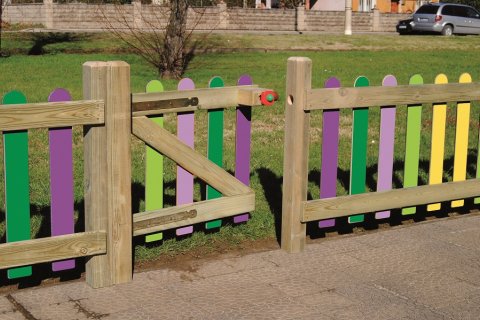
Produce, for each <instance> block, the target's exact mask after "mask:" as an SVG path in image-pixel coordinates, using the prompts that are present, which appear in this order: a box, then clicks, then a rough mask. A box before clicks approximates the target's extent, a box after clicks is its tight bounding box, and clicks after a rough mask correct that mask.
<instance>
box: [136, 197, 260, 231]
mask: <svg viewBox="0 0 480 320" xmlns="http://www.w3.org/2000/svg"><path fill="white" fill-rule="evenodd" d="M253 210H255V194H254V193H247V194H242V195H237V196H230V197H223V198H218V199H214V200H207V201H200V202H195V203H192V204H186V205H181V206H176V207H170V208H165V209H160V210H156V211H150V212H142V213H136V214H134V215H133V235H134V236H138V235H142V234H147V233H152V232H158V231H164V230H168V229H173V228H179V227H183V226H188V225H192V224H195V223H200V222H205V221H210V220H215V219H220V218H225V217H228V216H232V215H235V214H239V213H245V212H250V211H253Z"/></svg>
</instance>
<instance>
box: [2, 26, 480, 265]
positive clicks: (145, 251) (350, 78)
mask: <svg viewBox="0 0 480 320" xmlns="http://www.w3.org/2000/svg"><path fill="white" fill-rule="evenodd" d="M198 37H200V36H198ZM34 42H35V40H32V39H31V37H28V35H26V34H23V33H12V34H7V38H6V40H5V46H6V48H8V49H9V50H11V51H12V52H16V54H13V55H12V56H11V57H9V58H5V59H0V70H1V73H0V95H3V94H4V93H6V92H7V91H10V90H14V89H16V90H21V91H23V92H24V93H25V94H26V95H27V98H28V100H29V101H30V102H42V101H46V99H47V97H48V94H49V93H50V91H51V90H53V89H54V88H56V87H64V88H67V89H69V90H70V91H71V93H72V95H73V98H74V99H81V98H82V83H81V81H82V74H81V72H82V64H83V63H84V62H86V61H95V60H124V61H126V62H128V63H129V64H130V65H131V73H132V75H131V86H132V92H142V91H143V90H144V87H145V84H146V83H147V82H148V81H149V80H152V79H155V78H156V72H155V70H154V69H152V68H151V67H150V66H149V65H147V64H145V63H144V62H143V61H142V60H141V59H140V58H138V57H136V56H135V55H133V54H131V53H129V52H128V50H126V49H125V48H124V47H123V46H122V45H121V44H119V43H118V42H115V41H114V40H112V38H110V37H109V36H106V35H104V34H94V35H78V36H77V38H75V39H73V40H72V41H63V42H57V43H51V44H47V45H45V46H43V50H44V54H42V55H25V54H24V53H27V52H28V51H29V49H31V47H32V46H33V45H34V44H35V43H34ZM479 47H480V37H473V36H472V37H471V36H468V37H451V38H444V37H435V36H411V37H399V36H396V35H395V36H393V35H355V36H353V37H345V36H339V35H233V34H232V35H230V34H228V35H219V34H212V35H211V36H210V37H209V38H207V40H206V42H205V43H203V47H202V49H205V51H208V50H211V51H215V50H219V49H222V50H226V51H233V52H229V53H198V54H196V55H195V56H194V58H193V60H192V61H191V62H190V64H189V66H188V69H187V71H186V73H185V76H186V77H190V78H192V79H193V80H194V81H195V83H196V85H197V88H201V87H206V86H207V84H208V80H209V79H210V78H211V77H212V76H214V75H218V76H221V77H223V78H224V80H225V84H226V85H234V84H235V82H236V79H237V78H238V77H239V76H240V75H241V74H244V73H248V74H250V75H251V76H252V77H253V79H254V82H255V83H256V84H258V85H260V86H262V87H265V88H272V89H275V90H277V91H278V92H279V94H280V97H281V98H280V101H279V102H278V103H277V104H276V105H275V106H274V107H270V108H266V107H265V108H262V107H259V108H256V109H254V111H253V116H252V118H253V146H252V177H251V185H252V187H253V189H254V190H255V192H256V199H257V209H256V210H255V212H253V214H252V219H251V220H250V221H249V222H248V223H247V224H245V225H240V226H235V227H232V226H230V225H227V226H226V227H222V228H221V229H220V230H219V231H218V232H214V233H208V234H206V233H203V232H196V233H194V235H193V236H191V237H187V238H185V239H181V241H178V240H176V239H175V238H173V237H172V238H171V239H169V240H166V241H164V242H163V243H158V244H154V245H145V244H143V243H142V241H141V240H139V241H138V244H137V245H136V251H135V253H136V259H137V260H138V261H140V260H146V259H147V260H148V259H155V258H157V257H159V255H162V254H179V253H181V252H185V251H189V250H192V249H195V248H198V247H199V246H206V247H207V248H211V249H212V250H215V248H216V247H217V244H219V243H220V244H224V243H226V244H228V245H235V244H240V243H242V242H243V241H245V240H258V239H265V238H273V237H275V236H276V227H278V219H279V216H280V214H281V182H282V166H283V127H284V117H283V108H284V97H285V76H286V62H287V59H288V57H291V56H306V57H309V58H311V59H312V60H313V87H321V86H323V83H324V81H325V80H326V79H327V78H329V77H331V76H336V77H338V78H339V79H340V80H341V82H342V84H343V85H345V86H352V85H353V83H354V80H355V78H356V77H357V76H359V75H364V76H366V77H368V78H369V79H370V83H371V85H380V84H381V81H382V79H383V77H384V76H385V75H387V74H393V75H395V76H396V77H397V79H398V82H399V84H407V83H408V79H409V77H410V76H411V75H413V74H415V73H419V74H421V75H423V77H424V81H425V83H433V81H434V78H435V76H436V75H437V74H439V73H445V74H446V75H447V76H448V77H449V80H450V82H457V81H458V78H459V76H460V74H462V73H463V72H470V73H471V75H472V78H473V80H474V81H478V79H479V78H480V69H479V68H478V66H479V65H480V55H479V54H478V49H479ZM238 48H253V49H255V50H251V51H244V50H243V51H242V50H236V49H238ZM207 49H208V50H207ZM227 49H228V50H227ZM260 49H264V50H260ZM292 49H295V51H292ZM289 50H290V51H289ZM302 50H303V51H302ZM80 51H86V52H91V53H87V54H84V53H80ZM164 85H165V87H166V88H167V90H173V89H175V88H176V81H165V82H164ZM405 111H406V108H405V107H399V108H398V114H397V128H396V129H397V130H396V133H397V136H396V145H395V160H396V166H395V169H396V171H395V179H394V183H395V187H401V183H402V176H403V172H402V171H403V158H404V149H405V147H404V141H405V119H406V112H405ZM225 114H226V126H225V149H226V155H225V157H224V164H225V167H226V168H227V169H229V170H233V169H234V168H233V164H234V154H233V152H234V139H235V137H234V131H233V130H234V115H235V114H234V111H233V110H228V111H226V113H225ZM422 119H423V123H424V125H423V128H422V147H421V173H420V183H421V184H425V183H426V182H427V181H428V163H429V157H430V138H431V134H430V132H431V106H426V107H425V108H424V109H423V114H422ZM478 119H479V112H478V108H472V115H471V131H470V138H471V139H470V140H469V148H470V155H471V157H470V159H469V160H472V163H476V153H477V144H478ZM196 120H197V122H196V134H197V135H196V141H195V144H196V148H197V149H198V150H200V151H201V152H202V153H204V154H205V153H206V152H205V150H206V123H207V122H206V114H205V113H204V112H198V113H197V114H196ZM369 121H370V128H371V129H370V131H369V141H370V142H369V151H368V161H367V165H368V176H367V188H369V189H375V185H376V162H377V158H378V125H379V112H378V108H371V111H370V117H369ZM447 122H448V126H447V138H446V150H445V152H446V154H445V174H444V179H445V181H450V180H451V176H452V167H453V150H454V137H455V135H454V133H455V132H454V127H455V112H454V109H453V106H452V107H451V108H449V111H448V114H447ZM351 123H352V118H351V111H342V115H341V124H342V126H343V127H342V129H341V141H340V152H341V156H340V163H339V173H340V174H339V181H338V192H339V194H345V193H346V192H347V190H348V174H349V167H350V150H351ZM166 126H167V128H168V129H169V130H171V131H172V132H174V131H175V127H176V124H175V116H173V115H169V116H167V117H166ZM74 130H75V131H74V132H75V134H74V139H75V141H74V142H75V151H74V152H75V173H74V176H75V200H76V202H77V207H76V208H77V209H78V208H79V207H80V206H81V203H82V198H83V183H82V179H83V164H82V152H83V149H82V148H83V146H82V143H81V139H82V137H81V136H82V130H81V128H75V129H74ZM321 130H322V129H321V112H315V113H312V130H311V135H310V136H311V146H310V149H311V155H310V168H309V170H310V172H311V174H310V177H311V181H310V182H311V183H310V185H309V196H310V197H311V198H318V193H319V190H318V179H319V170H320V169H319V168H320V157H321V154H320V150H321V139H320V138H321V132H322V131H321ZM47 140H48V139H47V134H46V131H45V130H32V133H31V134H30V142H29V143H30V153H31V161H30V169H31V203H32V215H33V218H32V221H33V223H32V225H33V226H32V229H33V231H32V232H33V233H34V234H37V233H38V234H40V235H42V231H41V230H42V229H43V227H42V223H43V222H44V215H45V214H47V213H48V211H49V182H48V180H49V179H48V170H49V169H48V154H47V153H46V151H45V150H46V143H47ZM132 142H133V143H132V148H133V163H132V168H133V183H134V186H135V188H134V203H133V206H134V208H135V209H138V210H140V211H141V210H143V185H144V146H143V145H142V144H141V143H140V142H139V141H137V140H136V139H132ZM0 166H3V159H0ZM166 167H167V171H166V184H167V188H166V194H167V199H170V202H171V203H170V204H173V201H174V194H175V193H174V189H173V187H170V186H172V185H173V186H174V185H175V183H174V179H175V176H174V164H173V163H171V162H167V164H166ZM468 174H469V175H470V176H472V175H475V165H474V166H472V167H469V170H468ZM0 180H3V170H0ZM0 191H2V192H0V203H1V207H2V208H3V203H4V195H3V184H1V185H0ZM197 191H198V190H197ZM168 196H170V197H168ZM196 197H197V198H199V192H197V194H196ZM4 220H5V219H4V213H3V212H2V214H1V217H0V236H2V235H3V233H4ZM167 234H168V233H167ZM2 238H3V239H4V237H2Z"/></svg>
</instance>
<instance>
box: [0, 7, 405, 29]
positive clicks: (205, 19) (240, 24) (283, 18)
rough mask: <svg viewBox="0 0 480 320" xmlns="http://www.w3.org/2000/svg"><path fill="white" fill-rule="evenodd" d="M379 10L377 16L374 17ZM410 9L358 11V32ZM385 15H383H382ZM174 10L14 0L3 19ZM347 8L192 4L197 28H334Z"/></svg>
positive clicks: (93, 19)
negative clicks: (230, 6)
mask: <svg viewBox="0 0 480 320" xmlns="http://www.w3.org/2000/svg"><path fill="white" fill-rule="evenodd" d="M375 14H376V15H377V19H374V16H375ZM408 16H409V15H407V14H380V13H379V12H374V11H372V12H354V13H353V16H352V29H353V31H354V32H368V31H380V32H388V31H390V32H394V31H395V25H396V23H397V22H398V20H400V19H405V18H407V17H408ZM378 17H379V18H378ZM167 18H168V10H167V9H166V8H164V7H160V6H154V5H142V4H141V3H140V2H135V3H133V4H128V5H120V6H116V5H94V4H81V3H77V4H53V3H44V4H22V5H8V6H7V7H6V9H5V12H4V16H3V20H4V21H6V22H9V23H29V24H42V25H43V26H44V27H45V28H47V29H85V30H89V29H91V30H101V29H106V28H107V27H108V24H112V25H113V26H116V27H121V26H125V23H124V22H120V21H122V20H123V19H125V21H127V23H129V24H131V25H134V26H135V27H138V28H142V27H145V28H146V27H152V26H154V27H158V28H161V27H163V26H165V24H166V22H167ZM344 23H345V13H344V12H343V11H316V10H308V11H306V10H305V9H304V8H303V7H299V8H296V9H271V10H262V9H241V8H227V7H226V6H225V5H218V6H216V7H207V8H190V9H189V25H188V27H189V28H195V29H197V30H251V31H256V30H264V31H329V32H342V31H343V30H344Z"/></svg>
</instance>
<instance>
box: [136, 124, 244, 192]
mask: <svg viewBox="0 0 480 320" xmlns="http://www.w3.org/2000/svg"><path fill="white" fill-rule="evenodd" d="M132 131H133V134H134V135H136V136H137V137H138V138H140V139H141V140H143V141H144V142H145V143H147V144H149V145H150V146H151V147H152V148H154V149H155V150H157V151H158V152H161V153H162V154H164V155H165V156H167V157H169V158H170V159H172V160H173V161H174V162H176V163H177V164H178V165H179V166H181V167H182V168H184V169H185V170H187V171H188V172H190V173H192V174H193V175H196V176H197V177H198V178H200V179H201V180H203V181H205V182H206V183H208V184H209V185H211V186H212V187H214V188H215V189H217V190H218V191H219V192H220V193H222V194H223V195H225V196H233V195H240V194H245V193H250V192H251V191H252V190H251V189H250V188H249V187H247V186H246V185H244V184H243V183H242V182H240V181H238V180H237V179H236V178H235V177H233V176H232V175H230V174H229V173H228V172H226V171H225V170H223V169H222V168H220V167H219V166H217V165H216V164H214V163H213V162H211V161H210V160H208V159H207V158H205V157H204V156H203V155H202V154H201V153H199V152H198V151H195V150H193V149H192V148H190V147H189V146H187V145H186V144H184V143H183V142H182V141H181V140H179V139H178V138H177V137H176V136H175V135H173V134H171V133H170V132H168V131H167V130H165V129H163V128H161V127H160V126H158V125H157V124H155V123H154V122H153V121H152V120H150V119H148V118H147V117H137V118H133V128H132Z"/></svg>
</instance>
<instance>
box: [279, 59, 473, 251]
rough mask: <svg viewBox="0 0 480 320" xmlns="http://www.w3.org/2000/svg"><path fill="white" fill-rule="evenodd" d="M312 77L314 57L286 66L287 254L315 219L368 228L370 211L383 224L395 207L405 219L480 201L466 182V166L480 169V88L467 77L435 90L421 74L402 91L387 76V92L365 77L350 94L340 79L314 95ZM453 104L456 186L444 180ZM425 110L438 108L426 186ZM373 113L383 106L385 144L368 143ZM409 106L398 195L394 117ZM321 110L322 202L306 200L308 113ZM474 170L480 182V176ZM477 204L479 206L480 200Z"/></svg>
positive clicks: (440, 79)
mask: <svg viewBox="0 0 480 320" xmlns="http://www.w3.org/2000/svg"><path fill="white" fill-rule="evenodd" d="M311 73H312V65H311V60H310V59H308V58H298V57H297V58H290V59H289V60H288V66H287V92H286V94H287V100H286V101H287V102H286V111H285V116H286V123H285V158H284V178H283V207H282V239H281V241H282V248H283V249H285V250H286V251H288V252H299V251H302V250H303V248H304V245H305V236H306V224H307V223H308V222H311V221H318V225H319V227H331V226H334V225H335V221H336V218H340V217H348V223H357V222H363V221H364V219H365V216H364V214H367V213H370V214H374V215H375V219H385V218H388V217H390V210H391V209H399V208H401V214H402V215H408V214H414V213H415V212H416V206H419V205H426V210H427V211H435V210H439V209H440V207H441V205H442V204H441V202H446V201H448V202H449V203H448V204H449V207H452V208H456V207H461V206H463V205H464V200H463V199H466V198H472V197H477V196H479V195H480V181H479V180H478V179H468V180H467V179H466V178H467V166H469V165H473V167H475V168H476V167H477V166H476V161H477V159H475V163H473V164H471V163H467V152H468V141H469V139H468V135H469V127H470V122H471V121H470V108H471V103H470V102H471V101H477V100H479V98H480V84H478V83H472V79H471V77H470V75H469V74H463V75H462V76H461V77H460V80H459V83H451V84H449V83H448V80H447V77H446V76H445V75H443V74H440V75H438V76H437V77H436V79H435V84H423V79H422V77H421V76H420V75H415V76H413V77H412V78H411V79H410V84H409V85H397V81H396V79H395V77H393V76H387V77H385V79H384V81H383V86H378V87H369V81H368V79H367V78H365V77H359V78H357V80H356V82H355V87H352V88H345V87H340V82H339V81H338V80H337V79H335V78H330V79H329V80H327V82H326V83H325V88H322V89H312V85H311V77H312V75H311ZM447 103H453V104H454V105H455V107H454V108H455V109H454V110H455V112H456V121H455V122H454V123H455V150H454V156H453V177H452V181H450V182H444V181H445V178H444V174H445V173H444V168H443V166H444V155H445V150H444V149H445V129H446V115H447ZM424 104H428V105H432V109H433V110H432V114H433V116H432V118H431V119H428V120H431V122H432V139H431V143H430V154H431V156H430V160H429V172H428V183H427V184H426V185H421V186H418V180H419V163H420V161H421V159H420V147H421V136H422V134H423V133H422V121H421V114H422V107H423V105H424ZM397 106H398V107H397ZM369 107H370V108H372V107H379V108H380V126H379V128H380V132H379V143H378V144H374V145H372V144H370V143H369V141H368V140H367V138H368V136H369V125H368V115H369ZM404 107H405V108H407V121H406V123H405V125H406V128H405V132H406V136H405V157H404V161H403V179H401V180H403V188H397V189H392V179H393V176H394V172H393V167H394V160H395V159H394V140H395V137H396V136H398V132H396V131H395V128H396V121H395V117H396V113H397V111H398V109H399V108H404ZM341 109H351V110H352V112H351V115H350V116H351V118H352V124H351V125H352V128H351V132H352V138H351V139H352V140H351V145H352V149H351V161H350V171H349V183H348V185H349V188H348V189H349V190H348V192H349V195H347V196H337V180H338V176H337V172H338V162H339V157H340V156H341V157H346V156H347V157H348V155H345V154H339V133H340V121H339V120H340V110H341ZM315 110H322V111H323V114H322V120H323V125H322V134H321V135H322V152H321V172H320V181H319V188H320V192H319V199H315V200H308V201H307V190H308V189H307V188H308V182H309V180H308V173H309V170H308V161H309V139H310V113H311V112H314V111H315ZM450 112H451V111H450ZM349 125H350V124H349ZM474 125H475V127H474V128H475V129H477V131H478V122H474ZM370 129H371V128H370ZM349 130H350V129H349ZM477 134H478V133H477ZM373 147H375V148H377V147H378V148H379V150H378V155H379V157H378V165H377V167H378V170H377V172H376V173H377V181H376V184H377V188H376V191H375V192H366V178H367V163H366V161H367V151H368V148H373ZM423 147H425V146H423V145H422V148H423ZM475 158H477V157H476V156H475ZM318 160H320V159H318ZM476 170H477V169H476ZM476 172H477V173H476V177H477V178H478V177H479V173H480V172H479V171H478V170H477V171H476ZM372 175H373V174H372ZM442 182H443V183H442ZM450 201H451V202H450ZM474 202H475V203H478V199H475V200H474Z"/></svg>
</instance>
